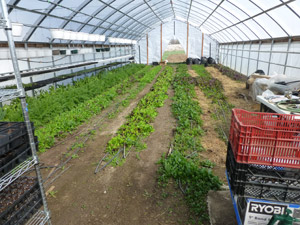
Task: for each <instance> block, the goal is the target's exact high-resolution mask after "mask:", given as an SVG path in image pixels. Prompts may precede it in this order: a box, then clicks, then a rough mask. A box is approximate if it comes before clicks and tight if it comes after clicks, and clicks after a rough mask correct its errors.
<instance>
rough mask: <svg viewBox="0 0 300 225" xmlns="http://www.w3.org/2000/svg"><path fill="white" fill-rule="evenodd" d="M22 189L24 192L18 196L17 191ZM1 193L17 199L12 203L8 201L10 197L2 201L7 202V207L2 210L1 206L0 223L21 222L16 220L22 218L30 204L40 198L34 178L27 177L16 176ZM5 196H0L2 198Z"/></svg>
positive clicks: (24, 216)
mask: <svg viewBox="0 0 300 225" xmlns="http://www.w3.org/2000/svg"><path fill="white" fill-rule="evenodd" d="M26 179H27V180H26ZM30 184H31V185H30ZM28 185H30V187H28ZM24 190H25V192H23V193H22V194H21V195H20V196H19V194H20V193H18V192H19V191H21V192H22V191H24ZM16 192H17V194H16ZM2 195H5V196H9V195H10V196H14V197H15V198H17V199H16V200H14V201H13V202H12V203H11V202H10V198H9V199H7V200H6V201H4V202H2V203H4V204H7V207H6V208H5V209H4V210H3V208H2V210H1V213H0V224H21V223H19V222H17V221H19V220H24V219H25V218H26V215H28V212H29V211H30V209H31V208H32V206H34V205H35V204H36V203H37V202H39V201H40V199H41V196H40V188H39V184H38V182H37V180H36V178H29V177H20V178H18V179H17V180H16V181H15V182H14V183H13V184H12V185H10V186H8V187H7V188H5V189H4V190H3V191H2ZM5 196H2V197H3V199H4V197H5ZM2 207H5V206H2ZM37 209H38V208H37ZM22 218H23V219H22ZM28 219H29V218H28Z"/></svg>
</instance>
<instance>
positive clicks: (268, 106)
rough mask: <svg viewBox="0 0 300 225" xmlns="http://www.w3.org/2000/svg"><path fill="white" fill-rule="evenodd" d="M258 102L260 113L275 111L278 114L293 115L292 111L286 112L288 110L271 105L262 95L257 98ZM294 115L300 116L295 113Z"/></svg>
mask: <svg viewBox="0 0 300 225" xmlns="http://www.w3.org/2000/svg"><path fill="white" fill-rule="evenodd" d="M256 100H257V101H259V102H260V111H261V112H262V111H264V112H267V109H271V110H273V111H274V112H276V113H280V114H291V112H290V111H286V110H283V109H280V108H278V107H277V106H276V105H275V104H274V103H270V102H269V101H268V100H266V99H265V98H264V97H263V96H261V95H258V96H256ZM293 114H297V115H300V113H293Z"/></svg>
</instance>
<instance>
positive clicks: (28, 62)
mask: <svg viewBox="0 0 300 225" xmlns="http://www.w3.org/2000/svg"><path fill="white" fill-rule="evenodd" d="M25 49H26V50H28V45H27V43H25ZM27 66H28V69H29V70H31V65H30V60H29V58H27ZM29 80H30V84H32V83H33V79H32V76H31V77H30V78H29ZM31 94H32V96H35V93H34V90H33V89H32V90H31Z"/></svg>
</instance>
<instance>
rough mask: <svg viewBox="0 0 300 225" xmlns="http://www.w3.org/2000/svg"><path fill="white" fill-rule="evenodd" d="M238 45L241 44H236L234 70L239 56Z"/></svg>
mask: <svg viewBox="0 0 300 225" xmlns="http://www.w3.org/2000/svg"><path fill="white" fill-rule="evenodd" d="M238 47H239V44H236V49H235V63H234V70H235V71H236V63H237V58H238Z"/></svg>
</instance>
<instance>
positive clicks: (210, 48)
mask: <svg viewBox="0 0 300 225" xmlns="http://www.w3.org/2000/svg"><path fill="white" fill-rule="evenodd" d="M209 57H211V43H209Z"/></svg>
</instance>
